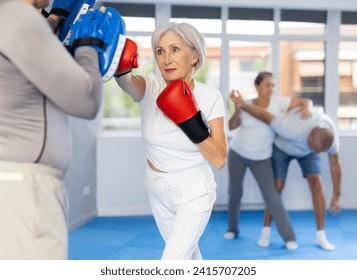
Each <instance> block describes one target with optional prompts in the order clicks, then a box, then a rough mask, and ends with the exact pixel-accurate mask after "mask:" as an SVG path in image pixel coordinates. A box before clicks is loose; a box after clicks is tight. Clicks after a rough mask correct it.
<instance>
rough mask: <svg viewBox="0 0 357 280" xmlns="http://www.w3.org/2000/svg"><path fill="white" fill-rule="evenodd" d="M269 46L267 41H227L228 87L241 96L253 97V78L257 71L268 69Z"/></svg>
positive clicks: (254, 94) (254, 93) (254, 92)
mask: <svg viewBox="0 0 357 280" xmlns="http://www.w3.org/2000/svg"><path fill="white" fill-rule="evenodd" d="M270 52H271V46H270V43H268V42H245V41H230V42H229V57H230V60H229V81H230V82H229V88H230V89H237V90H238V91H239V92H241V93H242V96H243V98H249V99H250V98H254V97H255V96H256V91H255V87H254V79H255V77H256V76H257V74H258V72H261V71H270V57H271V54H270Z"/></svg>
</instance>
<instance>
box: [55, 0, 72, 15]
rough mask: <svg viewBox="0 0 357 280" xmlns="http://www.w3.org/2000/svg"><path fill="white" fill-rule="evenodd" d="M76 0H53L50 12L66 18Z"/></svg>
mask: <svg viewBox="0 0 357 280" xmlns="http://www.w3.org/2000/svg"><path fill="white" fill-rule="evenodd" d="M75 2H76V0H54V1H53V3H52V7H51V11H50V14H53V15H57V16H59V17H60V18H62V19H66V18H68V16H69V14H70V12H71V10H72V7H73V6H74V4H75Z"/></svg>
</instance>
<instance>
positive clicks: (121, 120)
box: [103, 3, 156, 130]
mask: <svg viewBox="0 0 357 280" xmlns="http://www.w3.org/2000/svg"><path fill="white" fill-rule="evenodd" d="M103 5H106V6H108V7H109V6H110V7H114V8H116V9H117V10H118V11H119V13H120V14H121V15H122V16H123V18H124V21H125V24H126V33H127V38H130V39H132V40H133V41H135V42H136V44H137V45H138V53H139V56H140V58H139V68H138V69H133V73H136V74H148V73H150V72H154V58H153V53H152V49H151V33H152V32H153V31H154V29H155V22H156V21H155V6H154V5H152V4H143V5H140V9H139V8H138V5H137V4H136V5H135V4H112V3H104V4H103ZM139 116H140V110H139V106H138V104H137V103H136V102H134V101H133V100H132V98H131V97H130V96H129V95H128V94H126V93H125V92H124V91H123V90H122V89H121V88H119V86H118V85H117V83H116V81H115V79H111V80H110V81H108V82H106V83H105V84H104V100H103V128H104V129H105V130H139V128H140V119H139Z"/></svg>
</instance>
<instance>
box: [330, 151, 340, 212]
mask: <svg viewBox="0 0 357 280" xmlns="http://www.w3.org/2000/svg"><path fill="white" fill-rule="evenodd" d="M328 159H329V163H330V171H331V178H332V184H333V196H332V199H331V203H330V211H331V212H333V214H334V215H336V214H337V213H338V212H339V211H340V210H341V201H340V195H341V174H342V171H341V170H342V169H341V164H340V158H339V154H338V153H335V154H332V155H329V156H328Z"/></svg>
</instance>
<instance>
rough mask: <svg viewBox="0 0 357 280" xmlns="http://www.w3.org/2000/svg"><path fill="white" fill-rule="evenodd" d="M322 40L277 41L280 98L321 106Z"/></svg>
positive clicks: (322, 102)
mask: <svg viewBox="0 0 357 280" xmlns="http://www.w3.org/2000/svg"><path fill="white" fill-rule="evenodd" d="M324 46H325V45H324V42H321V41H281V42H280V63H279V65H280V71H279V73H280V74H279V78H280V79H279V81H280V85H279V88H280V95H284V96H291V97H300V98H309V99H311V100H312V101H313V102H314V106H317V107H324V78H325V51H324V49H325V47H324Z"/></svg>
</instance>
